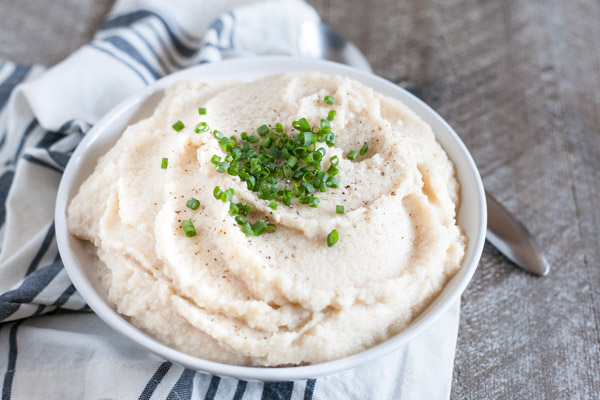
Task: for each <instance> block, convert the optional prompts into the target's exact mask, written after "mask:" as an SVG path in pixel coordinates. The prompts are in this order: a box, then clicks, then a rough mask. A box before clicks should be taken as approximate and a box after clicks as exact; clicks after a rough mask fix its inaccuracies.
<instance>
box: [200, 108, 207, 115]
mask: <svg viewBox="0 0 600 400" xmlns="http://www.w3.org/2000/svg"><path fill="white" fill-rule="evenodd" d="M198 114H200V115H206V108H205V107H198Z"/></svg>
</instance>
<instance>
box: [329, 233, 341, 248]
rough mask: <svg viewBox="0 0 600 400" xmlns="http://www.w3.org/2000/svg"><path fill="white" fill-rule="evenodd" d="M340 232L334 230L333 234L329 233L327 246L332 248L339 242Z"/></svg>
mask: <svg viewBox="0 0 600 400" xmlns="http://www.w3.org/2000/svg"><path fill="white" fill-rule="evenodd" d="M338 238H339V236H338V232H337V231H336V230H335V229H334V230H332V231H331V232H329V235H327V246H329V247H331V246H333V245H334V244H336V243H337V241H338Z"/></svg>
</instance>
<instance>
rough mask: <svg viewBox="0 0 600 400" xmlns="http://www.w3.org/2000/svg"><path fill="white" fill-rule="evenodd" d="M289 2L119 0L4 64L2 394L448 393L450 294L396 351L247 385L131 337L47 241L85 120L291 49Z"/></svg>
mask: <svg viewBox="0 0 600 400" xmlns="http://www.w3.org/2000/svg"><path fill="white" fill-rule="evenodd" d="M306 20H318V15H317V14H316V12H315V11H314V10H313V9H312V8H311V7H310V6H308V5H307V4H305V3H303V2H301V1H297V0H282V1H260V2H249V1H243V0H238V1H233V0H229V1H218V0H212V1H209V0H205V1H194V2H188V1H184V0H172V1H169V2H159V1H150V0H121V1H118V2H117V3H116V5H115V7H114V9H113V10H112V12H111V13H110V15H109V16H108V18H107V20H106V21H105V23H104V24H103V25H102V26H101V27H100V29H99V30H98V32H97V34H96V35H95V37H94V40H93V41H92V42H91V43H89V44H88V45H86V46H84V47H82V48H81V49H79V50H78V51H76V52H75V53H73V54H72V55H71V56H70V57H69V58H67V59H66V60H65V61H63V62H61V63H60V64H58V65H56V66H54V67H52V68H50V69H47V70H45V69H44V68H43V67H41V66H31V65H17V64H14V63H11V62H8V61H5V62H0V246H1V247H0V385H1V387H2V399H38V398H43V399H88V398H89V399H97V398H111V399H134V398H139V399H164V398H168V399H192V398H193V399H200V398H204V399H259V398H260V399H306V400H308V399H311V398H315V399H337V398H355V399H366V398H375V399H399V398H407V399H420V398H423V399H443V398H448V397H449V393H450V383H451V378H452V368H453V358H454V349H455V345H456V333H457V329H458V312H459V305H458V304H456V305H455V306H454V307H453V308H452V309H451V310H450V311H449V312H448V313H446V315H444V316H443V317H442V318H440V319H439V320H438V321H437V322H436V323H435V324H434V325H433V326H431V327H430V328H429V329H428V330H427V331H426V332H424V333H423V334H422V335H420V336H419V337H418V338H417V339H415V340H414V341H412V342H411V343H410V344H409V345H407V346H406V347H404V348H402V349H401V350H399V351H397V352H395V353H391V354H389V355H387V356H386V357H384V358H382V359H379V360H376V361H374V362H371V363H369V364H366V365H364V366H362V367H359V368H356V369H353V370H350V371H346V372H343V373H340V374H336V375H332V376H327V377H321V378H318V379H310V380H306V381H297V382H273V383H263V382H245V381H240V380H236V379H232V378H219V377H216V376H210V375H206V374H203V373H197V372H195V371H191V370H189V369H186V368H184V367H182V366H179V365H174V364H172V363H170V362H167V361H164V360H161V359H160V358H159V357H157V356H154V355H153V354H150V353H148V352H147V351H145V350H144V349H141V348H139V347H137V346H136V345H135V344H133V343H132V342H130V341H129V340H128V339H126V338H124V337H121V336H120V335H119V334H117V333H115V332H113V331H112V330H111V329H110V328H109V327H108V326H106V325H105V324H104V323H103V322H102V321H101V320H100V319H99V318H98V317H96V316H95V315H94V314H93V313H91V312H90V309H89V307H87V305H86V304H85V301H84V300H83V298H82V297H81V296H80V295H79V294H78V293H77V291H76V290H75V287H74V286H73V284H72V283H71V282H70V280H69V277H68V275H67V274H66V272H65V269H64V268H63V265H62V263H61V259H60V256H59V254H58V250H57V246H56V240H55V237H54V222H53V216H54V205H55V198H56V192H57V188H58V184H59V181H60V178H61V173H62V171H63V169H64V167H65V165H66V164H67V162H68V160H69V157H70V155H71V154H72V152H73V150H74V149H75V147H76V146H77V144H78V143H79V141H80V140H81V138H82V137H83V135H85V133H86V132H87V131H88V130H89V129H90V127H91V126H92V125H93V124H94V123H95V122H96V121H98V119H100V117H102V115H103V114H104V113H106V112H107V111H108V110H109V109H110V108H112V107H113V106H114V105H115V104H117V103H118V102H119V101H121V100H123V99H124V98H126V97H127V96H129V95H131V94H133V93H136V92H138V91H140V90H141V89H143V88H144V87H145V86H146V85H148V84H149V83H151V82H153V81H155V80H156V79H159V78H160V77H162V76H165V75H167V74H169V73H171V72H174V71H177V70H180V69H182V68H185V67H188V66H192V65H195V64H199V63H207V62H218V61H220V60H222V59H224V58H230V57H243V56H246V55H260V54H288V55H292V56H293V55H296V34H297V32H298V27H299V25H300V23H302V22H303V21H306Z"/></svg>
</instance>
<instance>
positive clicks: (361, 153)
mask: <svg viewBox="0 0 600 400" xmlns="http://www.w3.org/2000/svg"><path fill="white" fill-rule="evenodd" d="M367 150H369V146H367V145H366V144H365V145H364V146H363V147H362V149H360V155H361V156H364V155H365V154H366V153H367Z"/></svg>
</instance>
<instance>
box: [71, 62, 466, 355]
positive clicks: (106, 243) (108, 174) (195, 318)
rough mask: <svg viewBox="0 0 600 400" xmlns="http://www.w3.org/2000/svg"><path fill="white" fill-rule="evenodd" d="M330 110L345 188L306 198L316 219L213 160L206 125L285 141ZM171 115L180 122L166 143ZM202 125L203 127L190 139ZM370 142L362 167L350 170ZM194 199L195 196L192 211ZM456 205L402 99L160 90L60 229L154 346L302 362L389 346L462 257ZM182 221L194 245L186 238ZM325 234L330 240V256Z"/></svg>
mask: <svg viewBox="0 0 600 400" xmlns="http://www.w3.org/2000/svg"><path fill="white" fill-rule="evenodd" d="M326 95H331V96H333V97H334V98H335V103H334V104H333V105H329V104H326V103H325V102H324V101H323V99H324V97H325V96H326ZM198 107H205V108H206V110H207V113H206V115H199V113H198ZM330 110H335V111H336V115H335V119H334V120H333V121H332V122H331V129H332V131H333V132H334V133H335V146H333V147H328V146H327V145H326V144H325V143H317V147H324V148H325V149H326V155H325V157H323V162H322V168H323V169H324V170H326V169H327V168H328V167H329V159H330V158H331V157H333V156H336V155H337V156H338V159H339V164H338V165H337V168H338V170H339V173H338V175H337V177H338V178H339V181H340V185H339V187H338V188H337V189H335V188H327V191H326V192H318V191H317V192H316V193H314V195H315V196H318V197H319V198H320V203H319V205H318V207H317V208H313V207H309V206H308V205H306V204H300V203H299V202H298V198H294V199H293V201H292V203H291V206H290V207H288V206H285V205H284V204H279V206H278V207H277V209H276V210H273V209H271V208H270V207H269V201H268V200H262V199H260V198H259V197H258V193H256V192H253V191H250V190H248V188H247V185H246V183H244V182H242V181H241V180H240V178H239V177H238V176H232V175H230V174H228V173H226V172H225V173H219V172H217V171H216V170H215V165H214V164H213V163H211V159H212V157H213V155H219V156H220V157H222V158H224V157H225V155H226V153H225V152H224V151H223V150H222V149H221V147H220V146H219V143H218V140H217V139H215V137H214V136H213V134H212V132H213V130H214V129H218V130H220V131H221V132H223V133H224V134H225V135H226V136H227V137H229V136H232V135H235V136H237V137H239V136H240V135H241V132H243V131H246V132H248V133H249V134H250V135H254V134H256V132H257V128H258V127H259V126H261V125H263V124H269V125H270V126H271V127H273V126H275V123H277V122H281V123H282V124H283V127H284V130H285V131H286V132H287V133H288V134H289V135H290V136H293V135H294V131H293V129H292V121H297V120H299V119H300V118H302V117H306V119H307V120H308V121H309V122H310V124H311V125H317V126H318V125H319V122H320V121H321V119H322V118H326V116H327V115H328V112H329V111H330ZM178 120H181V121H182V122H183V124H184V125H185V127H184V128H183V129H182V130H181V131H179V132H176V131H175V130H174V129H173V128H172V125H173V123H174V122H175V121H178ZM200 121H204V122H206V123H207V124H208V126H209V127H210V131H209V132H204V133H195V132H194V127H195V125H196V124H197V123H198V122H200ZM365 143H366V144H367V145H368V151H367V152H366V153H365V154H364V156H361V155H358V156H357V158H356V160H355V161H351V160H349V159H347V157H346V155H347V154H348V152H349V151H350V150H355V151H358V150H360V149H361V148H362V146H363V145H364V144H365ZM163 157H165V158H168V166H167V168H166V169H161V160H162V158H163ZM215 186H219V187H220V188H222V189H223V190H225V189H228V188H232V189H234V191H235V194H234V196H233V199H232V200H233V201H234V202H242V201H245V202H246V203H248V204H249V205H251V206H252V210H251V212H250V215H249V216H248V219H249V220H252V221H254V220H257V219H263V220H265V221H266V222H267V223H273V224H275V225H276V226H277V231H276V232H275V233H265V234H263V235H261V236H248V237H247V236H246V235H245V234H244V233H243V232H242V231H241V230H240V226H239V225H238V224H237V223H236V221H235V220H234V218H233V217H232V216H230V215H229V213H228V211H229V203H228V202H223V201H221V200H217V199H216V198H215V197H214V195H213V189H214V188H215ZM189 198H196V199H198V200H199V202H200V206H199V207H198V208H197V209H196V210H192V209H190V208H188V207H186V201H187V200H188V199H189ZM458 203H459V184H458V182H457V180H456V177H455V170H454V166H453V164H452V162H451V161H449V159H448V157H447V155H446V154H445V152H444V151H443V149H442V148H441V146H440V145H439V144H438V143H437V142H436V140H435V138H434V135H433V132H432V130H431V128H430V127H429V126H428V125H427V124H426V123H425V122H423V121H422V120H421V119H420V118H419V117H418V116H417V115H416V114H415V113H414V112H412V111H411V110H410V109H408V108H407V107H406V106H405V105H404V104H403V103H401V102H400V101H398V100H395V99H392V98H389V97H385V96H383V95H380V94H378V93H376V92H374V91H373V90H372V89H370V88H368V87H366V86H364V85H362V84H360V83H358V82H356V81H353V80H351V79H348V78H344V77H340V76H325V75H321V74H318V73H286V74H282V75H274V76H269V77H266V78H263V79H259V80H256V81H254V82H250V83H243V82H237V81H218V82H211V83H198V82H181V83H178V84H176V85H174V86H172V87H170V88H169V89H167V91H166V95H165V98H164V99H163V100H162V102H161V103H160V105H159V106H158V107H157V109H156V110H155V112H154V115H153V116H152V117H150V118H148V119H145V120H142V121H140V122H138V123H136V124H134V125H131V126H129V127H128V128H127V129H126V130H125V132H124V133H123V135H122V137H121V138H120V140H119V141H118V142H117V144H116V145H115V146H114V147H113V148H112V149H111V150H110V151H109V152H108V153H107V154H106V155H105V156H104V157H102V158H101V159H100V161H99V162H98V165H97V167H96V169H95V171H94V172H93V174H92V175H91V176H90V177H89V178H88V179H87V180H86V181H85V183H84V184H83V185H82V186H81V188H80V190H79V193H78V194H77V195H76V196H75V198H74V199H73V201H72V202H71V204H70V206H69V208H68V226H69V229H70V232H71V233H72V234H73V235H75V236H77V237H79V238H81V239H84V240H87V241H89V242H91V243H92V244H93V248H94V249H95V254H97V257H98V260H99V262H98V265H99V267H98V271H99V277H100V279H101V280H102V283H103V286H104V288H105V290H106V292H107V293H108V298H109V301H110V302H112V303H113V304H114V305H115V307H116V309H117V311H118V312H119V313H120V314H122V315H124V316H127V317H128V318H129V320H130V322H131V323H132V324H133V325H135V326H137V327H138V328H140V329H142V330H144V331H145V332H147V333H149V334H150V335H152V336H153V337H155V338H157V339H158V340H160V341H161V342H163V343H166V344H168V345H170V346H173V347H175V348H177V349H179V350H181V351H183V352H186V353H189V354H192V355H194V356H198V357H202V358H206V359H209V360H214V361H219V362H224V363H230V364H238V365H257V366H281V365H298V364H312V363H319V362H324V361H329V360H333V359H337V358H340V357H344V356H348V355H351V354H354V353H357V352H359V351H361V350H364V349H366V348H368V347H370V346H373V345H375V344H377V343H379V342H381V341H384V340H385V339H387V338H389V337H390V336H392V335H394V334H396V333H398V332H400V331H401V330H402V329H403V328H405V327H406V326H407V325H408V324H409V323H410V322H411V321H412V320H413V319H414V318H415V317H416V316H417V315H418V314H419V313H420V312H421V311H422V310H423V309H424V308H425V307H426V306H427V305H428V304H429V303H430V302H431V301H432V300H433V299H434V298H435V297H436V296H437V295H438V293H439V292H440V291H441V289H442V288H443V287H444V285H445V284H446V282H447V281H448V280H449V279H450V278H451V277H452V276H453V275H454V274H455V273H456V272H457V270H458V269H459V268H460V264H461V261H462V258H463V255H464V251H465V243H466V240H467V239H466V238H465V236H464V235H463V233H462V230H461V229H460V228H459V227H458V226H457V223H456V210H457V206H458ZM336 205H343V206H344V208H345V212H344V214H338V213H336ZM183 220H191V221H192V222H193V224H194V227H195V230H196V233H197V234H196V236H194V237H186V236H185V235H184V231H183V229H182V221H183ZM333 229H335V230H337V232H338V233H339V241H338V242H337V243H336V244H335V245H333V246H332V247H329V246H328V245H327V235H328V234H329V233H330V232H331V231H332V230H333Z"/></svg>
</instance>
